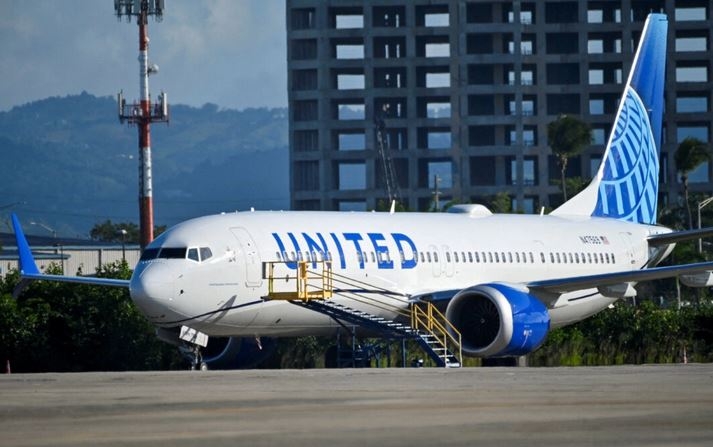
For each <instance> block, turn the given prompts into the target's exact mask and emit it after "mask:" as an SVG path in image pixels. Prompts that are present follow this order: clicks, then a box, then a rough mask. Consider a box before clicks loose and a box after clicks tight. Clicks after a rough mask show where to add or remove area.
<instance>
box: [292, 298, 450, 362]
mask: <svg viewBox="0 0 713 447" xmlns="http://www.w3.org/2000/svg"><path fill="white" fill-rule="evenodd" d="M291 302H292V303H293V304H296V305H298V306H302V307H305V308H307V309H310V310H314V311H316V312H320V313H323V314H325V315H329V316H330V317H332V318H335V319H337V320H339V321H346V322H348V323H351V324H354V325H357V326H360V327H363V328H366V329H371V330H374V331H377V332H380V333H382V334H385V335H387V336H388V337H389V338H406V339H410V340H415V341H416V342H418V344H419V345H420V346H421V348H423V349H424V351H426V353H427V354H428V356H429V357H431V359H432V360H433V361H434V362H435V363H436V365H438V366H440V367H446V368H458V367H460V362H459V361H458V359H457V357H456V356H455V355H454V354H453V353H452V352H450V350H449V349H447V348H446V347H444V346H443V344H442V343H441V342H440V341H439V340H438V339H437V337H435V336H433V335H431V334H428V333H426V332H423V331H420V330H416V329H414V328H412V327H411V326H409V325H406V324H403V323H399V322H396V321H391V320H387V319H385V318H383V317H379V316H376V315H372V314H370V313H368V312H364V311H361V310H358V309H354V308H351V307H348V306H345V305H343V304H339V303H335V302H334V301H329V300H309V301H302V300H295V301H291Z"/></svg>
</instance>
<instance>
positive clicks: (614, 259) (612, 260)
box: [611, 253, 616, 264]
mask: <svg viewBox="0 0 713 447" xmlns="http://www.w3.org/2000/svg"><path fill="white" fill-rule="evenodd" d="M611 263H612V264H616V258H614V253H612V254H611Z"/></svg>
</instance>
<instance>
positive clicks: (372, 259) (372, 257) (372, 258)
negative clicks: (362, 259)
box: [371, 251, 376, 262]
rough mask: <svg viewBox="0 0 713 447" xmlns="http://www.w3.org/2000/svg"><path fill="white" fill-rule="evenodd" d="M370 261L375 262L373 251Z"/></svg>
mask: <svg viewBox="0 0 713 447" xmlns="http://www.w3.org/2000/svg"><path fill="white" fill-rule="evenodd" d="M371 262H376V257H375V256H374V252H373V251H372V252H371Z"/></svg>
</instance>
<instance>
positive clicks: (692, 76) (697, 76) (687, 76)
mask: <svg viewBox="0 0 713 447" xmlns="http://www.w3.org/2000/svg"><path fill="white" fill-rule="evenodd" d="M676 82H708V67H706V66H691V67H676Z"/></svg>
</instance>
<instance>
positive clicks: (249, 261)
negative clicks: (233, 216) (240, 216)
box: [230, 227, 262, 287]
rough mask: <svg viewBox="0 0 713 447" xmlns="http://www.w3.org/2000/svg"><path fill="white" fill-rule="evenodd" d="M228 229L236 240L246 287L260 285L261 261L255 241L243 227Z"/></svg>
mask: <svg viewBox="0 0 713 447" xmlns="http://www.w3.org/2000/svg"><path fill="white" fill-rule="evenodd" d="M230 231H231V232H232V233H233V236H235V238H236V239H237V241H238V245H239V247H238V249H239V250H240V254H241V258H242V261H243V264H244V265H245V284H246V285H247V286H248V287H260V286H261V285H262V261H261V260H260V253H259V252H258V250H257V246H256V245H255V241H254V240H253V238H252V236H250V233H248V231H247V230H246V229H245V228H242V227H234V228H231V229H230Z"/></svg>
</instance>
